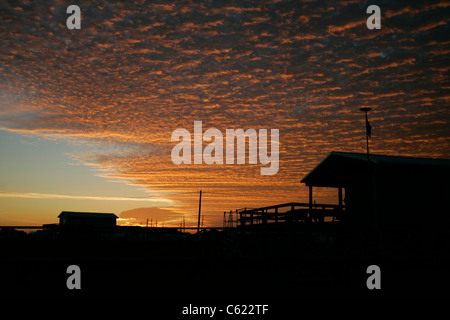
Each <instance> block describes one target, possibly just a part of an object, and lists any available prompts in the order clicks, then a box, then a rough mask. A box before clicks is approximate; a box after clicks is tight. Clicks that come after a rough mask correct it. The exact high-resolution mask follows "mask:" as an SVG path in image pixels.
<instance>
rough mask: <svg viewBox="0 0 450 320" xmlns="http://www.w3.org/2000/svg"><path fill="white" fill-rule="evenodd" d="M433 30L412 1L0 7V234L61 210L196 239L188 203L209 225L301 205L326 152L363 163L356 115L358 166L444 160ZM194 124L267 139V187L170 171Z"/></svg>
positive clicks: (201, 168) (438, 55) (217, 174)
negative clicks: (230, 216)
mask: <svg viewBox="0 0 450 320" xmlns="http://www.w3.org/2000/svg"><path fill="white" fill-rule="evenodd" d="M70 4H78V5H79V7H80V8H81V29H80V30H69V29H68V28H67V27H66V20H67V18H68V17H69V16H70V14H67V13H66V9H67V7H68V6H69V5H70ZM371 4H376V5H378V6H379V7H380V8H381V29H380V30H377V29H374V30H369V29H368V28H367V26H366V20H367V18H368V17H369V14H367V13H366V9H367V7H368V6H369V5H371ZM449 18H450V2H449V1H423V0H421V1H370V2H362V1H352V0H341V1H340V0H338V1H332V2H331V1H330V2H329V4H328V3H325V2H324V1H299V0H292V1H277V0H273V1H270V0H268V1H157V2H147V1H107V0H104V1H95V0H94V1H88V2H79V3H74V2H66V1H31V0H30V1H2V2H1V3H0V40H1V41H0V225H40V224H43V223H52V222H57V215H58V214H59V213H60V212H61V211H63V210H66V211H96V212H113V213H115V214H116V215H118V216H119V217H120V218H121V219H120V220H119V223H121V224H129V223H131V224H132V223H141V222H145V220H146V219H147V218H148V219H153V221H155V220H158V224H162V223H165V224H166V225H175V226H178V225H179V224H180V222H181V221H182V219H183V216H184V217H185V219H186V225H196V218H197V210H198V209H197V206H198V192H199V190H200V189H201V190H203V192H204V194H203V202H202V212H203V213H204V214H205V221H204V222H205V225H208V226H221V225H222V217H223V212H224V211H228V210H234V209H236V208H242V207H258V206H263V205H271V204H278V203H284V202H289V201H297V202H304V201H307V198H308V194H307V189H306V188H305V187H304V186H302V184H301V183H300V180H301V179H302V178H303V177H304V176H305V175H306V174H307V173H308V172H309V171H310V170H311V169H313V168H314V167H315V166H316V165H317V164H318V163H319V162H320V161H321V160H322V159H323V158H324V157H325V156H326V155H327V154H328V153H329V152H331V151H347V152H365V150H366V149H365V148H366V145H365V126H364V125H365V124H364V114H363V113H362V112H360V111H359V108H361V107H371V108H372V111H371V112H370V113H369V120H370V122H371V125H372V127H373V129H372V139H371V142H370V143H371V151H372V152H374V153H378V154H386V155H403V156H418V157H438V158H450V125H449V122H450V70H449V68H450V56H449V54H450V37H449V34H450V19H449ZM194 121H202V123H203V130H206V129H209V128H217V129H219V130H220V131H221V132H223V133H225V131H226V129H238V128H242V129H244V130H246V129H249V128H253V129H269V130H270V129H279V132H280V133H279V135H280V146H279V147H280V152H279V163H280V168H279V171H278V173H277V174H276V175H269V176H262V175H260V167H261V165H260V164H257V165H249V164H246V165H237V164H234V165H227V164H213V165H207V164H197V165H195V164H191V165H186V164H181V165H175V164H173V163H172V160H171V150H172V148H173V147H174V146H175V145H176V144H177V142H173V141H171V134H172V132H173V131H174V130H176V129H177V128H185V129H187V130H189V131H190V132H191V133H193V128H194ZM206 145H207V143H204V146H206ZM333 192H334V191H333ZM316 199H317V201H318V202H321V201H325V202H333V201H335V199H334V193H330V192H326V191H323V192H320V193H319V194H318V195H317V198H316Z"/></svg>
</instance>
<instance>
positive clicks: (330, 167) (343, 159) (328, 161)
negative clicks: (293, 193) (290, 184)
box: [301, 151, 450, 187]
mask: <svg viewBox="0 0 450 320" xmlns="http://www.w3.org/2000/svg"><path fill="white" fill-rule="evenodd" d="M361 165H375V166H403V167H409V168H411V167H416V168H419V167H422V168H428V169H435V170H450V160H449V159H434V158H417V157H404V156H386V155H378V154H370V157H369V161H368V159H367V154H366V153H353V152H336V151H332V152H331V153H330V154H328V156H327V157H326V158H325V159H324V160H322V161H321V162H320V163H319V164H318V165H317V166H316V167H315V168H314V169H313V170H311V171H310V172H309V173H308V174H307V175H306V176H305V177H304V178H303V179H302V180H301V182H302V183H305V184H306V185H308V186H318V187H339V186H342V185H341V182H340V181H342V179H341V178H342V174H343V172H342V170H341V169H342V168H343V167H344V166H345V167H347V168H352V166H355V168H356V167H357V166H361Z"/></svg>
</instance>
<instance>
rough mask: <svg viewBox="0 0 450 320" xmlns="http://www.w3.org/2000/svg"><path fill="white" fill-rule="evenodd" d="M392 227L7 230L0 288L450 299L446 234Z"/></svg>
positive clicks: (244, 298) (32, 294) (74, 294)
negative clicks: (75, 278)
mask: <svg viewBox="0 0 450 320" xmlns="http://www.w3.org/2000/svg"><path fill="white" fill-rule="evenodd" d="M391 233H392V232H383V233H382V234H381V233H372V234H370V233H367V232H359V233H351V234H345V235H344V236H342V233H338V234H335V233H333V232H316V231H305V230H301V231H299V230H295V231H292V230H289V231H280V230H276V231H273V230H272V231H267V230H265V231H264V230H263V231H261V230H247V231H245V232H244V231H236V230H234V231H223V232H218V231H214V232H206V233H204V234H202V235H180V234H176V235H175V236H168V237H165V238H164V237H162V238H161V237H159V238H158V239H156V238H155V237H153V238H152V237H151V236H150V237H147V238H144V239H130V238H128V239H117V238H110V239H96V238H95V237H94V238H89V237H84V238H83V237H81V238H80V237H79V238H76V239H74V238H67V237H66V238H64V237H56V238H53V239H48V238H45V237H35V236H29V235H27V236H14V237H11V236H10V235H9V236H3V237H0V246H1V258H0V290H1V296H2V298H3V299H4V298H8V299H50V300H57V299H121V300H123V299H126V300H146V301H148V302H152V303H155V304H158V301H160V302H161V303H163V302H165V303H167V302H173V303H179V304H181V305H183V304H186V303H187V304H189V303H194V302H195V301H203V302H205V301H215V302H217V303H219V302H220V303H225V304H231V303H237V302H239V303H241V304H242V303H256V304H258V303H259V304H264V303H269V302H273V301H279V302H282V301H284V302H285V303H287V302H295V301H297V302H298V301H304V300H308V299H317V300H324V299H332V300H336V299H448V298H449V297H450V296H449V295H448V293H447V292H448V288H449V285H450V260H449V247H448V241H443V240H442V239H441V238H440V237H436V236H433V237H431V239H428V241H418V239H417V237H414V236H413V235H414V232H412V231H410V232H407V233H405V234H403V235H401V236H400V237H398V232H396V233H395V235H396V236H392V234H391ZM430 233H431V234H433V235H435V234H436V232H435V231H430ZM440 234H441V235H446V233H445V232H444V233H440ZM172 235H173V234H172ZM422 237H423V236H421V238H422ZM381 238H382V240H380V239H381ZM380 241H382V242H380ZM70 265H77V266H79V267H80V269H81V289H80V290H75V289H74V290H69V289H68V288H67V286H66V280H67V278H68V277H69V276H70V275H69V274H67V273H66V271H67V267H68V266H70ZM370 265H377V266H379V267H380V269H381V278H380V279H381V289H380V290H376V289H373V290H369V289H368V288H367V285H366V280H367V278H368V277H369V276H370V275H369V274H367V272H366V271H367V267H368V266H370ZM289 306H290V307H293V306H295V304H292V303H291V304H289Z"/></svg>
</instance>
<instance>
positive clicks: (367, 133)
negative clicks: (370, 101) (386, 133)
mask: <svg viewBox="0 0 450 320" xmlns="http://www.w3.org/2000/svg"><path fill="white" fill-rule="evenodd" d="M359 110H360V111H363V112H364V113H365V114H366V145H367V161H369V138H370V136H371V135H372V126H371V125H370V123H369V118H368V117H367V112H369V111H370V110H372V109H371V108H367V107H365V108H361V109H359Z"/></svg>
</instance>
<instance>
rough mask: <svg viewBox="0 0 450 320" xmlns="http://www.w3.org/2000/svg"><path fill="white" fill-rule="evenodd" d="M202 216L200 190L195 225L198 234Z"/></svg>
mask: <svg viewBox="0 0 450 320" xmlns="http://www.w3.org/2000/svg"><path fill="white" fill-rule="evenodd" d="M201 215H202V190H200V199H199V200H198V223H197V233H199V232H200V217H201Z"/></svg>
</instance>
